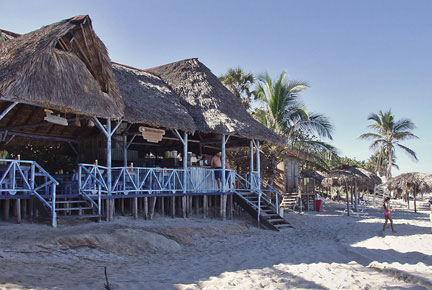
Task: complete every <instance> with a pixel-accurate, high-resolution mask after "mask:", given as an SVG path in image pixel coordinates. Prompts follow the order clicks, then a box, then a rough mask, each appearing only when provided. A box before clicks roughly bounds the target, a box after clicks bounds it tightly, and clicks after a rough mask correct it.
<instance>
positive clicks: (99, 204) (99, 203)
mask: <svg viewBox="0 0 432 290" xmlns="http://www.w3.org/2000/svg"><path fill="white" fill-rule="evenodd" d="M101 205H102V201H101V185H100V184H99V183H98V215H99V216H100V215H101Z"/></svg>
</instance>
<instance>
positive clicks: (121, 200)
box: [120, 198, 125, 216]
mask: <svg viewBox="0 0 432 290" xmlns="http://www.w3.org/2000/svg"><path fill="white" fill-rule="evenodd" d="M120 213H121V215H123V216H124V215H125V199H124V198H121V199H120Z"/></svg>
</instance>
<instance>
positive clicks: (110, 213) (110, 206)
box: [106, 119, 114, 221]
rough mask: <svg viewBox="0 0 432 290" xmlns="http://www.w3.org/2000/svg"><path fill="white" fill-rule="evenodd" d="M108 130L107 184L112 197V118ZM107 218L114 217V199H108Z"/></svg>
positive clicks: (107, 126) (109, 194)
mask: <svg viewBox="0 0 432 290" xmlns="http://www.w3.org/2000/svg"><path fill="white" fill-rule="evenodd" d="M106 131H107V133H108V134H107V186H108V196H109V197H111V195H112V173H111V167H112V160H111V149H112V147H111V146H112V142H111V136H112V135H111V119H107V125H106ZM107 209H108V211H107V219H108V221H112V220H113V217H114V200H112V199H108V206H107Z"/></svg>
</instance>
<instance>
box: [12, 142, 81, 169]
mask: <svg viewBox="0 0 432 290" xmlns="http://www.w3.org/2000/svg"><path fill="white" fill-rule="evenodd" d="M8 151H9V154H10V155H11V158H16V157H17V155H18V154H19V155H20V156H21V159H23V160H34V161H36V162H37V163H39V164H40V165H41V166H42V167H43V168H44V169H45V170H47V171H48V172H49V173H51V174H54V173H55V172H58V171H59V170H60V169H62V170H63V171H64V172H72V171H73V169H75V168H76V167H77V164H76V160H75V158H74V157H71V156H70V155H68V154H67V152H65V150H64V149H63V147H62V145H60V144H56V145H52V146H35V145H31V144H27V145H16V146H8Z"/></svg>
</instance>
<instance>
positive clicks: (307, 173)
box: [300, 169, 327, 183]
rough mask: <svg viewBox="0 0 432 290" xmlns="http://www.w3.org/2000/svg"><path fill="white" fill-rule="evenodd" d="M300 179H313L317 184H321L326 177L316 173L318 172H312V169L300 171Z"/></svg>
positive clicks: (323, 174)
mask: <svg viewBox="0 0 432 290" xmlns="http://www.w3.org/2000/svg"><path fill="white" fill-rule="evenodd" d="M300 175H301V176H302V177H306V178H313V179H315V180H316V181H318V182H319V183H321V182H322V180H323V179H324V178H325V177H326V175H327V174H326V173H324V172H321V171H318V170H312V169H305V170H302V172H301V174H300Z"/></svg>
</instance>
